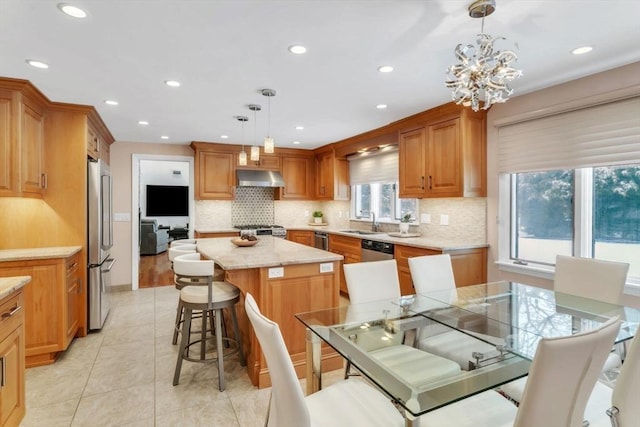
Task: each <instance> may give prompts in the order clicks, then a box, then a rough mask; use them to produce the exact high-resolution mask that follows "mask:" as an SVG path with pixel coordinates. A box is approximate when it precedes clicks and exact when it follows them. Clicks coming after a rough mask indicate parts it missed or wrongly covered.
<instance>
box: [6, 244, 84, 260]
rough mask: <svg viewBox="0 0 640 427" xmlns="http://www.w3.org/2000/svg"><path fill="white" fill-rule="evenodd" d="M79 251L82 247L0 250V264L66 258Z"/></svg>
mask: <svg viewBox="0 0 640 427" xmlns="http://www.w3.org/2000/svg"><path fill="white" fill-rule="evenodd" d="M81 249H82V246H52V247H48V248H26V249H1V250H0V262H6V261H24V260H32V259H49V258H66V257H68V256H71V255H74V254H76V253H78V252H80V250H81Z"/></svg>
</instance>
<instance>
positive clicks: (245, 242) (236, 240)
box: [231, 237, 258, 248]
mask: <svg viewBox="0 0 640 427" xmlns="http://www.w3.org/2000/svg"><path fill="white" fill-rule="evenodd" d="M231 243H233V244H234V245H236V246H239V247H241V248H243V247H246V246H254V245H255V244H256V243H258V239H256V240H246V239H240V238H239V237H234V238H233V239H231Z"/></svg>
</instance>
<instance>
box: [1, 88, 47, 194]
mask: <svg viewBox="0 0 640 427" xmlns="http://www.w3.org/2000/svg"><path fill="white" fill-rule="evenodd" d="M1 84H2V82H0V85H1ZM14 85H15V84H14ZM15 86H16V87H15V88H11V89H0V169H1V171H0V196H23V197H24V196H26V197H42V194H43V192H44V189H45V187H46V176H45V175H44V107H43V105H42V103H41V102H39V101H35V100H32V99H30V98H29V97H28V96H27V95H25V93H23V92H22V89H24V90H25V92H27V93H30V94H33V93H32V92H33V91H32V90H31V89H30V87H29V86H26V85H22V86H23V87H20V86H18V85H15ZM36 95H37V93H36Z"/></svg>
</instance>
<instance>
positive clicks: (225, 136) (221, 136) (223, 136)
mask: <svg viewBox="0 0 640 427" xmlns="http://www.w3.org/2000/svg"><path fill="white" fill-rule="evenodd" d="M220 138H222V139H227V138H229V135H220Z"/></svg>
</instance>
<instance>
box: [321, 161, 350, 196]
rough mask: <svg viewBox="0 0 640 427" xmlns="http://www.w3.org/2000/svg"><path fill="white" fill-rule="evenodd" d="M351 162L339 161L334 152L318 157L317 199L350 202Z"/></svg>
mask: <svg viewBox="0 0 640 427" xmlns="http://www.w3.org/2000/svg"><path fill="white" fill-rule="evenodd" d="M349 196H350V187H349V162H348V161H347V159H337V158H336V157H335V153H334V151H333V150H331V151H327V152H323V153H320V154H318V155H317V157H316V199H318V200H349Z"/></svg>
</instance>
